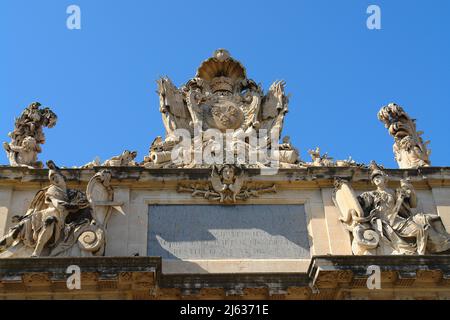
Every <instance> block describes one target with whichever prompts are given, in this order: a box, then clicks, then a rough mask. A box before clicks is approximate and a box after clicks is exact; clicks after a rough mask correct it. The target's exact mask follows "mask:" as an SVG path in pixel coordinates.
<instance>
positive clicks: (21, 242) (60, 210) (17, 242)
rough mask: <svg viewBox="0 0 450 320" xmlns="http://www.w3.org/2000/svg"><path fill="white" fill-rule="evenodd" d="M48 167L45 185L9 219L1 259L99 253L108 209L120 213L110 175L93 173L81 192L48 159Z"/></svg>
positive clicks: (0, 246)
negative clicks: (26, 206)
mask: <svg viewBox="0 0 450 320" xmlns="http://www.w3.org/2000/svg"><path fill="white" fill-rule="evenodd" d="M47 165H48V167H49V169H50V170H49V181H50V186H48V187H46V188H44V189H42V190H40V191H38V192H37V194H36V195H35V197H34V199H33V200H32V202H31V204H30V207H29V209H28V211H27V212H26V213H25V214H24V215H23V216H15V217H14V218H13V222H14V223H16V224H15V225H14V226H13V227H12V228H11V229H10V230H9V232H8V233H7V234H6V235H5V236H4V237H3V238H1V239H0V258H8V257H27V256H31V257H41V256H99V255H103V254H104V251H105V244H106V240H105V239H106V226H107V223H108V220H109V217H110V215H111V212H112V209H113V208H115V209H116V210H118V211H119V212H121V213H123V211H122V209H121V203H116V202H114V201H113V196H114V193H113V189H112V188H111V186H110V180H111V172H109V171H108V170H102V171H100V172H98V173H97V174H95V175H94V176H93V177H92V178H91V179H90V181H89V183H88V186H87V190H86V193H84V192H81V191H79V190H74V189H68V188H67V186H66V179H65V177H64V175H63V174H62V173H61V171H60V169H59V168H58V167H57V166H56V165H55V164H54V163H53V162H52V161H49V162H47Z"/></svg>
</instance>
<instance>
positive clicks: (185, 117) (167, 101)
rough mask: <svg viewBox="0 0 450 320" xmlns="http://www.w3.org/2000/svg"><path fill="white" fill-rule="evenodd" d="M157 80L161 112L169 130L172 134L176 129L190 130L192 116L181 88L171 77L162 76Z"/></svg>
mask: <svg viewBox="0 0 450 320" xmlns="http://www.w3.org/2000/svg"><path fill="white" fill-rule="evenodd" d="M157 82H158V94H159V97H160V112H161V113H162V114H163V118H164V119H163V120H164V125H165V127H166V130H167V132H168V133H169V134H170V133H171V132H173V130H175V129H186V130H190V122H191V116H190V114H189V110H188V109H187V105H186V103H185V101H184V97H183V93H182V92H181V90H179V89H178V88H177V87H175V85H174V84H173V83H172V81H170V79H169V78H161V79H159V80H158V81H157Z"/></svg>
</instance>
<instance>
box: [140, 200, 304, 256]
mask: <svg viewBox="0 0 450 320" xmlns="http://www.w3.org/2000/svg"><path fill="white" fill-rule="evenodd" d="M148 255H149V256H161V257H162V258H163V259H183V260H184V259H190V260H195V259H300V258H309V257H310V253H309V241H308V231H307V228H306V215H305V208H304V206H303V205H235V206H220V205H152V206H150V207H149V232H148Z"/></svg>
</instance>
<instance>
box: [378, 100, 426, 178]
mask: <svg viewBox="0 0 450 320" xmlns="http://www.w3.org/2000/svg"><path fill="white" fill-rule="evenodd" d="M378 119H379V120H380V121H382V122H383V123H384V125H385V127H386V128H387V129H388V130H389V133H390V134H391V135H392V136H393V137H394V146H393V150H394V155H395V160H396V161H397V163H398V166H399V168H400V169H409V168H418V167H428V166H430V165H431V162H430V154H431V150H429V149H428V148H427V145H428V144H429V143H430V141H426V142H424V141H423V139H422V137H421V136H422V134H423V132H421V131H417V130H416V120H415V119H411V118H410V117H409V115H408V114H407V113H406V112H405V110H403V108H402V107H401V106H399V105H397V104H395V103H390V104H388V105H387V106H384V107H382V108H381V110H380V111H379V112H378Z"/></svg>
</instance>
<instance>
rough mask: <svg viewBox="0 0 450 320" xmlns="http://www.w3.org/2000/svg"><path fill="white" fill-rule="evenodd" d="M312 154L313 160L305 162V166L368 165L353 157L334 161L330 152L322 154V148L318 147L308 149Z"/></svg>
mask: <svg viewBox="0 0 450 320" xmlns="http://www.w3.org/2000/svg"><path fill="white" fill-rule="evenodd" d="M308 153H309V155H310V156H311V159H312V162H308V163H305V164H304V165H305V166H307V167H308V166H313V167H365V166H366V165H364V164H362V163H357V162H356V161H355V160H353V159H352V158H351V157H349V158H348V159H347V160H336V161H334V160H333V158H332V157H330V156H328V153H327V152H326V153H324V154H322V155H321V153H320V148H319V147H317V148H316V149H315V150H308Z"/></svg>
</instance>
